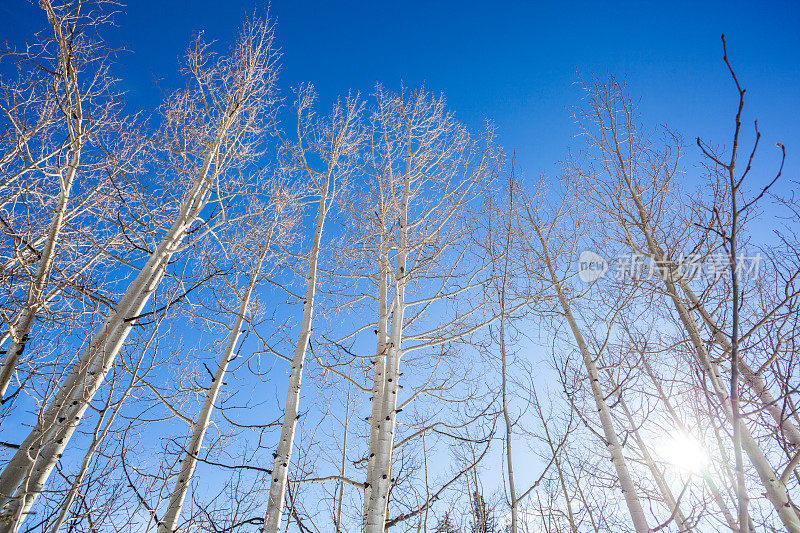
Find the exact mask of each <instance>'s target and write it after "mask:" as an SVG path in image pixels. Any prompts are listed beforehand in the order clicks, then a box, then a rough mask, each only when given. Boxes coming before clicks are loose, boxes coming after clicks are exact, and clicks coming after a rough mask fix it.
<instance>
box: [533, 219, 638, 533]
mask: <svg viewBox="0 0 800 533" xmlns="http://www.w3.org/2000/svg"><path fill="white" fill-rule="evenodd" d="M535 229H536V232H537V234H538V236H539V242H540V243H541V244H542V254H543V256H544V260H545V263H546V267H547V269H548V273H549V275H550V280H549V281H550V282H551V283H552V286H553V288H554V289H555V291H556V295H557V296H558V300H559V303H560V304H561V308H562V311H563V313H564V317H565V318H566V320H567V324H568V325H569V327H570V330H572V335H573V337H574V338H575V342H576V343H577V344H578V349H579V350H580V352H581V356H582V357H583V363H584V365H585V366H586V372H587V374H588V377H589V384H590V386H591V389H592V396H593V397H594V401H595V405H596V406H597V412H598V416H599V417H600V425H601V426H602V428H603V434H604V435H605V441H606V446H607V447H608V451H609V453H610V454H611V462H612V463H613V464H614V468H615V470H616V472H617V477H618V478H619V484H620V487H621V489H622V494H623V496H624V497H625V503H626V504H627V507H628V512H629V513H630V516H631V521H632V522H633V527H634V529H635V530H636V533H648V532H649V531H650V526H648V525H647V517H646V516H645V514H644V509H643V508H642V504H641V502H640V501H639V495H638V494H637V491H636V485H634V483H633V479H632V478H631V475H630V472H629V471H628V463H627V461H626V459H625V456H624V455H623V453H622V445H621V444H620V442H619V437H618V436H617V433H616V431H615V430H614V421H613V420H612V418H611V410H610V409H609V407H608V403H606V399H605V394H604V393H603V389H602V387H601V386H600V375H599V373H598V370H597V363H596V362H595V360H594V359H593V358H592V355H591V352H590V351H589V346H588V345H587V344H586V340H585V339H584V338H583V334H582V333H581V330H580V328H579V327H578V322H577V321H576V320H575V317H574V316H573V314H572V310H571V308H570V304H569V300H568V299H567V297H566V295H565V294H564V289H563V287H562V286H561V282H560V281H559V279H558V274H557V273H556V271H555V268H554V267H553V263H552V261H551V259H550V252H549V250H548V247H547V242H546V240H545V238H544V235H542V232H541V229H540V228H539V227H538V226H537V227H536V228H535Z"/></svg>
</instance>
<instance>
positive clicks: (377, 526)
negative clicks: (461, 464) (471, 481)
mask: <svg viewBox="0 0 800 533" xmlns="http://www.w3.org/2000/svg"><path fill="white" fill-rule="evenodd" d="M403 182H404V185H403V197H402V200H401V202H400V213H399V228H398V233H399V239H398V241H399V242H398V249H397V264H396V266H395V276H394V279H395V283H394V285H395V294H394V306H393V309H392V322H391V329H390V331H389V345H388V347H387V355H386V381H385V383H384V387H383V392H382V398H380V404H381V412H380V417H379V419H378V420H377V421H374V423H375V424H379V426H378V427H377V430H378V431H377V436H376V443H375V446H374V453H375V466H374V471H373V481H374V485H372V486H371V488H372V490H371V491H370V498H369V501H368V502H367V512H366V523H365V526H364V531H365V533H383V531H384V529H385V527H386V526H385V525H386V513H387V506H388V505H389V488H390V487H391V484H392V452H393V448H394V432H395V423H396V418H397V392H398V390H399V383H398V379H399V377H400V358H401V356H402V341H403V319H404V314H405V308H406V302H405V287H406V283H407V280H408V272H406V266H407V263H408V204H409V201H410V197H411V155H410V154H409V155H408V156H407V157H406V171H405V175H404V179H403ZM374 401H376V400H373V402H374ZM370 447H372V446H370Z"/></svg>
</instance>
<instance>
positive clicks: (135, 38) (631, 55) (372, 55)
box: [0, 0, 800, 474]
mask: <svg viewBox="0 0 800 533" xmlns="http://www.w3.org/2000/svg"><path fill="white" fill-rule="evenodd" d="M254 9H259V10H263V9H265V4H264V3H263V2H254V1H253V0H222V1H219V0H217V1H212V0H195V1H192V2H186V1H177V0H161V1H151V0H138V1H137V0H129V5H128V6H126V7H124V8H123V9H122V11H121V13H120V14H119V16H118V17H117V19H116V20H117V27H116V28H112V29H110V31H109V32H108V33H107V38H108V41H109V43H110V44H111V45H112V46H115V47H120V48H125V49H126V50H127V51H125V52H122V53H121V54H120V56H119V65H118V67H117V71H116V75H117V76H118V77H119V78H120V79H121V84H120V87H121V88H122V89H124V90H125V91H126V93H127V94H126V98H127V101H128V105H129V109H130V110H131V111H136V110H139V109H144V110H152V109H154V108H155V107H157V106H158V105H159V103H160V102H161V89H159V86H160V87H162V88H164V89H169V88H172V87H175V86H176V85H178V84H179V83H180V82H179V80H178V77H177V68H178V65H179V58H180V57H181V55H182V54H183V51H184V50H185V48H186V46H187V44H188V43H189V41H190V39H191V38H192V35H193V34H195V33H196V32H197V31H200V30H204V31H205V32H206V34H207V36H208V38H209V39H216V40H219V41H221V42H223V43H227V42H228V41H229V40H230V39H231V38H232V37H233V36H234V35H235V34H236V32H237V28H238V27H239V24H240V22H241V20H242V18H243V17H244V16H246V15H248V14H251V13H252V12H253V10H254ZM270 11H271V13H272V14H273V16H274V17H275V18H276V19H277V23H278V29H277V35H278V41H279V43H280V46H281V48H282V51H283V60H282V64H283V72H282V75H281V87H282V88H283V89H284V91H285V89H286V88H288V87H290V86H293V85H296V84H297V83H299V82H304V81H310V82H313V83H314V84H315V85H316V86H317V89H318V91H319V93H320V96H321V99H322V100H323V101H329V100H331V99H333V98H335V97H336V96H337V95H339V94H343V93H345V92H347V91H348V90H349V89H355V90H359V91H362V92H365V93H368V92H369V91H370V90H371V89H372V88H373V87H374V85H375V83H376V82H378V81H380V82H382V83H383V84H385V85H387V86H388V87H390V88H397V87H398V86H399V84H400V82H401V81H402V82H404V83H405V84H406V85H410V86H416V85H419V84H421V83H423V82H424V83H425V84H426V86H427V87H428V88H429V89H431V90H435V91H443V92H444V93H445V94H446V95H447V98H448V101H449V103H450V106H451V108H452V109H453V110H454V111H455V112H456V114H457V116H458V117H460V118H461V119H462V120H464V121H465V122H467V123H468V124H470V125H471V126H473V127H475V128H477V127H479V126H480V123H481V121H482V120H483V118H484V117H486V118H489V119H492V120H493V121H494V122H495V123H496V125H497V126H498V134H499V143H500V144H501V145H502V146H503V147H504V148H505V150H506V151H507V152H511V151H515V152H516V155H517V163H518V167H519V169H520V170H521V171H522V172H523V174H524V175H526V176H528V177H531V178H534V177H536V176H538V175H539V174H540V173H546V174H549V175H555V174H557V172H558V170H559V167H558V161H559V160H561V159H563V158H564V157H565V155H566V150H567V147H568V145H569V144H570V143H572V142H573V141H574V135H575V133H576V128H575V126H574V124H573V123H572V120H571V118H570V114H569V107H570V106H573V105H576V104H578V103H579V101H580V97H581V92H580V90H579V89H578V87H576V85H575V82H576V80H577V75H578V74H583V75H591V74H598V75H603V74H614V75H617V76H619V77H625V78H626V79H627V80H628V82H629V86H630V94H631V95H632V96H634V97H635V98H640V99H641V110H642V112H643V114H644V120H645V121H646V122H647V123H648V124H649V125H651V126H657V125H667V126H669V127H671V128H673V129H674V130H676V131H678V132H679V133H681V134H683V135H684V136H685V139H686V141H687V143H688V144H690V146H689V155H690V156H691V157H690V159H692V160H694V159H697V149H696V148H693V147H692V146H693V139H694V137H696V136H698V135H699V136H701V137H703V138H704V139H705V140H708V141H709V142H712V143H715V144H720V143H726V142H727V141H728V140H729V136H730V129H731V127H732V124H733V113H734V112H735V106H736V103H737V100H736V99H737V95H736V92H735V90H734V87H733V85H732V83H731V80H730V77H729V75H728V73H727V70H726V68H725V65H724V64H723V62H722V47H721V43H720V35H721V34H722V33H723V32H724V33H725V34H726V35H727V40H728V45H729V54H730V58H731V60H732V62H733V64H734V66H735V68H736V70H737V73H738V75H739V78H740V81H741V82H742V84H743V85H744V86H745V87H746V88H747V91H748V96H747V104H746V105H747V107H746V112H745V123H746V125H747V128H748V129H747V130H746V131H747V132H749V131H751V130H750V128H751V127H752V120H753V119H755V118H758V119H759V125H760V129H761V132H762V134H763V136H764V137H763V141H764V144H763V148H762V152H761V153H762V156H763V158H764V159H763V161H764V165H763V166H759V167H758V169H757V170H758V171H759V172H760V171H761V170H762V169H763V173H756V174H755V175H754V176H753V180H754V182H755V183H759V182H766V181H767V180H768V179H769V177H771V172H772V168H774V167H773V166H771V163H774V162H777V155H778V153H777V150H776V149H775V148H774V147H773V146H774V144H775V142H778V141H781V142H783V143H784V144H785V145H786V146H787V156H788V157H787V166H786V172H785V176H786V179H787V180H788V179H797V176H798V171H800V165H799V164H798V163H797V161H799V160H800V121H799V120H798V117H800V98H798V97H799V96H800V89H799V88H800V32H799V31H797V26H798V22H800V2H797V1H795V2H789V1H786V2H743V1H730V2H705V3H702V4H700V3H689V2H685V3H680V2H669V3H667V2H660V3H654V2H651V3H646V2H614V3H611V2H572V3H561V4H557V3H550V4H548V5H544V4H541V5H540V4H538V3H534V2H495V3H490V2H485V1H483V2H478V1H469V0H463V1H460V2H456V1H446V2H445V1H442V2H430V3H426V2H421V1H402V2H401V1H384V2H374V3H372V2H366V1H361V2H355V1H344V0H343V1H336V2H323V1H318V0H314V1H288V0H273V3H272V6H271V8H270ZM43 22H44V20H43V17H42V13H41V10H40V9H39V8H38V7H37V5H36V3H35V2H34V1H30V0H0V42H2V41H9V42H11V43H17V44H19V43H21V42H23V41H24V39H26V38H28V37H29V36H30V35H31V34H32V33H33V32H34V31H37V30H39V29H41V28H42V27H43ZM284 94H287V95H288V91H285V92H284ZM773 150H774V151H773ZM698 174H699V173H698ZM754 186H755V184H754ZM275 390H276V397H282V395H283V394H284V393H285V392H284V391H285V389H284V386H283V384H282V383H278V384H277V385H276V389H275ZM525 473H526V474H527V473H529V472H525Z"/></svg>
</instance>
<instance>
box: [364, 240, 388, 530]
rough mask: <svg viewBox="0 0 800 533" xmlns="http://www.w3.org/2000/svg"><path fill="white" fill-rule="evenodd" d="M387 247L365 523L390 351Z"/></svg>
mask: <svg viewBox="0 0 800 533" xmlns="http://www.w3.org/2000/svg"><path fill="white" fill-rule="evenodd" d="M387 261H388V258H387V256H386V250H385V247H384V245H383V243H381V251H380V258H379V264H380V266H379V276H380V278H379V280H378V327H377V329H376V331H375V335H376V342H375V345H376V347H375V365H374V368H373V380H372V413H371V414H370V429H369V450H368V452H367V476H366V483H365V484H364V512H363V517H362V520H363V522H364V523H366V519H367V509H368V504H369V501H370V498H371V494H372V487H373V486H374V485H375V479H374V477H375V445H376V444H377V442H378V429H379V428H380V420H381V418H382V417H381V413H382V411H381V408H382V405H383V404H382V402H383V388H384V386H385V384H386V360H387V358H388V354H387V352H386V348H387V343H386V335H387V329H388V328H387V327H388V321H389V312H388V309H387V303H386V302H387V297H388V293H389V291H388V283H389V280H388V277H387V276H388V268H387V263H386V262H387Z"/></svg>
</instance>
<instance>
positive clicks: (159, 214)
mask: <svg viewBox="0 0 800 533" xmlns="http://www.w3.org/2000/svg"><path fill="white" fill-rule="evenodd" d="M119 9H124V7H121V6H119V5H118V4H117V3H116V2H114V1H106V0H58V1H57V0H41V2H40V13H39V15H40V19H41V20H40V22H41V24H40V25H41V27H42V28H43V29H42V31H41V32H40V33H38V34H35V35H30V38H29V40H28V41H27V42H25V43H7V44H5V45H4V46H5V48H3V49H2V52H1V53H0V115H1V117H0V234H2V244H1V245H0V264H1V265H2V266H1V267H0V268H2V270H1V271H0V272H1V275H0V299H1V301H0V313H1V314H2V316H1V317H0V318H2V330H0V343H1V344H2V346H0V350H1V353H0V356H1V357H2V363H0V395H2V398H1V399H0V456H1V458H0V497H2V503H1V504H0V532H3V533H4V532H23V531H31V532H33V531H42V532H47V533H57V532H76V533H78V532H100V531H103V532H106V531H108V532H111V531H131V532H140V531H141V532H144V531H152V532H154V533H171V532H195V531H197V532H214V533H222V532H234V531H243V532H247V531H250V532H257V531H260V532H263V533H279V532H281V533H282V532H301V533H304V532H336V533H338V532H366V533H379V532H384V531H392V532H403V531H408V532H429V533H457V532H458V533H501V532H503V533H506V532H508V533H522V532H525V533H533V532H536V533H539V532H571V533H578V532H590V531H593V532H601V531H602V532H625V531H634V532H636V533H645V532H656V531H672V532H681V533H687V532H697V533H699V532H706V531H734V532H736V533H745V532H747V533H750V532H761V531H789V532H795V533H800V507H798V506H797V505H796V504H795V503H794V498H796V497H800V492H799V491H800V471H798V466H800V413H799V412H798V406H797V405H796V404H798V402H800V389H799V387H800V376H798V375H796V374H795V370H796V369H797V368H798V367H796V366H795V363H796V362H797V359H798V357H800V349H799V348H798V342H800V252H798V251H799V250H800V227H799V226H798V216H800V203H799V202H798V198H797V197H796V196H795V194H794V192H795V191H796V190H797V186H798V183H797V181H794V179H795V178H794V176H789V175H784V174H783V167H784V161H785V159H786V158H787V157H790V155H791V154H790V152H788V151H787V149H786V148H785V147H784V145H783V144H781V143H779V144H778V145H777V147H776V146H774V145H772V146H766V145H764V144H765V143H762V142H761V134H760V133H759V130H758V123H757V122H753V120H752V119H750V118H746V117H750V116H751V115H753V116H757V115H758V110H757V109H753V110H751V109H750V108H749V107H748V100H747V98H746V95H745V87H746V85H747V82H748V80H747V79H744V77H743V76H739V75H737V70H736V58H735V57H729V54H728V50H727V44H726V42H725V38H724V37H723V39H722V42H721V43H720V60H719V65H718V66H719V68H720V69H721V70H722V71H724V72H725V74H726V76H728V81H729V87H728V88H729V91H728V92H727V93H725V94H724V95H721V98H722V99H723V100H724V101H725V102H727V103H729V114H728V115H727V116H725V117H722V119H724V120H727V121H728V124H729V126H730V133H729V136H728V137H727V138H721V139H706V138H696V137H694V136H691V137H689V138H688V139H685V138H683V137H682V136H681V135H680V134H678V133H677V132H675V131H672V130H670V129H669V128H668V125H667V126H654V125H651V123H650V122H649V121H648V119H647V117H645V116H642V115H640V113H639V111H638V107H637V101H638V95H631V94H629V91H628V89H627V87H626V84H625V83H623V82H622V81H620V80H619V79H616V78H614V77H612V76H604V77H594V76H591V75H590V74H586V76H585V77H583V78H579V79H578V83H579V84H580V87H581V89H582V92H583V98H582V99H580V100H578V101H576V102H575V106H574V108H573V109H572V119H573V122H574V125H575V128H576V133H577V135H576V136H575V137H574V138H573V139H572V143H571V145H570V149H569V153H568V154H567V155H566V156H565V155H564V154H553V160H554V162H555V161H559V160H561V163H560V164H559V166H558V167H557V168H558V172H557V173H556V174H552V175H542V176H539V175H538V174H537V173H535V172H532V171H533V170H534V169H527V170H526V171H525V172H523V170H522V169H520V168H519V167H518V165H517V164H516V161H515V157H514V152H513V150H514V147H501V146H499V143H498V141H497V131H496V130H495V126H494V125H493V124H492V123H490V122H486V123H485V124H484V125H483V127H481V128H475V127H473V126H468V125H467V124H465V123H463V122H461V121H460V120H459V119H458V118H457V117H456V114H455V110H453V109H451V108H450V107H448V103H447V101H446V99H445V96H444V95H442V94H439V93H434V92H431V91H429V90H427V89H425V88H424V87H408V86H404V85H397V86H394V85H392V86H389V85H381V84H377V85H375V86H373V87H372V88H368V90H366V91H365V92H362V93H358V92H355V91H353V92H350V93H347V94H342V95H339V96H337V95H320V96H319V97H318V95H317V92H316V89H315V87H314V85H312V84H311V83H305V84H301V85H299V86H295V87H285V86H284V85H283V84H282V82H281V76H280V74H281V50H280V46H279V40H278V38H277V37H276V32H277V30H278V27H277V26H276V24H275V22H274V21H273V20H272V19H270V17H269V16H268V15H263V14H262V15H260V14H259V12H258V11H256V13H255V14H253V15H252V16H250V17H248V18H246V19H245V20H244V21H243V22H242V24H241V30H240V32H239V34H238V35H235V36H230V42H229V43H228V44H227V45H225V44H221V43H219V42H213V41H208V40H205V39H204V37H203V35H202V34H200V35H198V36H197V38H196V39H195V40H194V41H192V42H191V43H187V44H188V46H187V49H186V53H185V54H184V56H183V57H182V59H181V70H180V73H179V74H180V76H181V79H182V83H183V88H182V89H179V90H174V91H171V92H166V93H165V95H164V101H163V103H162V104H161V106H160V107H159V108H158V109H156V110H147V109H142V110H137V111H136V112H134V113H131V111H130V109H131V108H130V106H129V105H126V104H125V98H126V95H125V93H124V91H123V90H122V89H121V88H120V81H119V80H118V79H117V78H116V77H115V76H117V72H118V71H117V69H116V68H115V65H116V62H117V61H118V60H119V56H120V54H123V53H124V52H120V51H116V50H114V49H113V48H112V47H111V46H110V45H108V44H107V42H106V41H105V40H104V36H105V32H107V31H108V28H109V27H110V26H111V25H112V23H113V20H114V15H115V13H116V11H117V10H119ZM321 101H322V102H333V103H332V105H329V104H322V103H320V102H321ZM531 127H533V125H532V126H531ZM686 133H687V135H692V132H686Z"/></svg>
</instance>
